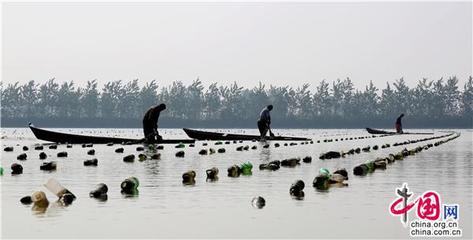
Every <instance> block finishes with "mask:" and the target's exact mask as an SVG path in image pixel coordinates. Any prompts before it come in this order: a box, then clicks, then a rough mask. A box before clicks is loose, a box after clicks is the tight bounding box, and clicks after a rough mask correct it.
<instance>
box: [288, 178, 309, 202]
mask: <svg viewBox="0 0 473 240" xmlns="http://www.w3.org/2000/svg"><path fill="white" fill-rule="evenodd" d="M304 187H305V184H304V181H302V180H297V181H295V182H294V183H293V184H292V185H291V188H290V189H289V194H291V196H293V197H295V198H296V199H299V200H302V199H303V198H304V191H303V190H304Z"/></svg>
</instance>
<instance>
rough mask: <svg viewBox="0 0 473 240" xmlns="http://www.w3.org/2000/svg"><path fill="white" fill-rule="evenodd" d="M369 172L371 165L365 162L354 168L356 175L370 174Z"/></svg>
mask: <svg viewBox="0 0 473 240" xmlns="http://www.w3.org/2000/svg"><path fill="white" fill-rule="evenodd" d="M368 172H369V167H368V166H367V165H366V164H364V163H363V164H360V165H358V166H356V167H355V168H353V175H356V176H364V175H366V174H368Z"/></svg>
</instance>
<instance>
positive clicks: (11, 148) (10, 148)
mask: <svg viewBox="0 0 473 240" xmlns="http://www.w3.org/2000/svg"><path fill="white" fill-rule="evenodd" d="M3 151H5V152H13V147H6V148H4V149H3Z"/></svg>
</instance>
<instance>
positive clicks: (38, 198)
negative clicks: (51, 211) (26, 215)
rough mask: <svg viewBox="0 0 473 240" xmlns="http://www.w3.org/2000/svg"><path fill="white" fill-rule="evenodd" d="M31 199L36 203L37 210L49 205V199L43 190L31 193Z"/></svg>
mask: <svg viewBox="0 0 473 240" xmlns="http://www.w3.org/2000/svg"><path fill="white" fill-rule="evenodd" d="M31 201H33V203H34V206H33V207H34V209H35V210H43V209H46V208H47V207H48V206H49V201H48V199H47V198H46V194H45V193H44V192H43V191H37V192H34V193H33V194H31Z"/></svg>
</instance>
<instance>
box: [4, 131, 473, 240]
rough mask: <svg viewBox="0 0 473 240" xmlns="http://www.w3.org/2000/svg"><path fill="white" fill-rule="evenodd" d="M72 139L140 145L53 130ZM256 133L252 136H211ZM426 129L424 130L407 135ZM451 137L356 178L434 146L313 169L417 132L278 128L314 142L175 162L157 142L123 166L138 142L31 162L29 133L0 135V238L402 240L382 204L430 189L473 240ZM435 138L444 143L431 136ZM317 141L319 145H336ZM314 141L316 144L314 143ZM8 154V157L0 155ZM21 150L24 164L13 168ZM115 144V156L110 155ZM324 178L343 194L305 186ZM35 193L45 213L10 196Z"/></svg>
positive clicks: (467, 145)
mask: <svg viewBox="0 0 473 240" xmlns="http://www.w3.org/2000/svg"><path fill="white" fill-rule="evenodd" d="M55 130H57V131H66V132H74V133H81V134H96V135H106V136H121V137H134V138H140V137H141V134H142V132H141V129H119V130H112V129H72V130H67V129H55ZM220 131H223V132H236V133H245V134H256V130H249V129H246V130H230V129H227V130H220ZM409 131H417V132H422V131H424V132H425V131H432V130H409ZM454 131H456V132H460V133H461V136H460V137H459V138H457V139H455V140H453V141H450V142H448V143H445V144H442V145H440V146H438V147H433V148H430V149H428V150H425V151H422V152H420V153H417V154H416V155H414V156H409V157H407V158H405V159H404V160H403V161H396V162H394V163H393V164H390V165H389V166H388V168H387V169H386V170H376V171H375V172H374V173H372V174H368V175H366V176H363V177H360V176H354V175H353V167H354V166H356V165H358V164H360V163H363V162H365V161H367V160H374V159H376V158H377V157H386V156H387V155H388V154H389V153H396V152H399V151H401V150H402V149H404V148H405V147H407V148H408V149H413V148H415V147H417V146H421V145H425V144H427V143H433V142H434V141H436V140H433V141H427V142H419V143H414V144H409V145H404V146H397V147H393V146H391V147H390V148H386V149H381V148H380V149H379V150H377V151H373V150H372V151H370V152H361V153H360V154H355V155H347V156H346V157H345V158H338V159H329V160H319V159H318V156H319V155H320V154H321V153H323V152H326V151H329V150H335V151H342V150H343V151H347V150H349V149H351V148H354V147H365V146H368V145H370V146H374V145H378V146H381V145H383V144H385V143H389V144H391V145H392V144H393V143H395V142H399V141H405V140H415V139H421V138H424V137H425V136H422V135H402V136H387V137H378V138H366V139H356V140H351V141H350V140H345V138H350V137H360V136H369V134H367V133H366V132H365V131H364V130H362V129H348V130H347V129H329V130H326V129H310V130H298V129H276V130H274V132H275V133H278V134H284V135H291V136H305V137H309V138H312V139H313V140H314V143H313V144H307V145H300V144H299V145H296V146H287V147H285V146H283V145H282V144H283V142H280V143H281V147H279V148H276V147H274V142H272V143H271V146H270V147H269V148H267V149H265V148H263V147H262V146H263V143H260V142H243V143H237V144H233V143H232V144H229V145H225V144H223V145H220V146H214V144H215V142H211V141H207V143H208V146H206V147H205V146H202V144H203V143H204V141H197V142H196V144H195V147H194V148H192V147H188V146H186V147H185V148H184V149H183V150H184V151H185V154H186V155H185V157H184V158H177V157H175V156H174V154H175V153H176V152H177V151H178V150H181V149H176V148H175V147H174V146H175V145H172V144H171V145H165V147H164V150H159V152H160V153H161V159H160V160H146V161H143V162H140V161H135V162H134V163H125V162H123V160H122V158H123V156H125V155H127V154H138V153H139V152H137V151H136V150H135V149H136V147H137V146H140V145H126V146H122V145H119V144H115V145H114V146H105V145H98V144H96V145H94V146H93V149H95V151H96V154H95V156H89V155H87V154H86V153H87V151H88V150H90V148H82V147H81V145H74V146H73V148H66V146H65V145H59V146H58V148H57V149H48V147H45V149H44V152H46V153H47V154H48V158H47V159H46V160H39V157H38V154H39V152H41V151H36V150H34V149H33V146H34V144H36V143H45V142H42V141H39V140H37V139H35V137H34V136H33V134H32V133H31V132H30V130H29V129H11V128H4V129H2V130H1V136H2V141H1V145H2V152H1V166H3V167H4V168H5V169H4V174H3V176H1V177H0V179H1V180H0V182H1V194H2V197H1V206H2V207H1V220H2V224H1V227H2V229H1V232H2V238H408V237H409V227H407V228H405V227H404V226H403V225H402V224H401V221H400V217H399V216H392V215H390V213H389V210H388V209H389V205H390V203H391V202H392V201H394V200H395V199H397V198H398V196H397V195H396V194H395V191H396V188H400V187H401V186H402V184H403V183H405V182H406V183H408V186H409V191H411V192H414V196H413V197H412V199H414V197H415V198H417V197H418V196H420V195H421V194H422V193H424V192H425V191H428V190H435V191H437V192H438V193H439V195H440V196H441V202H442V203H450V204H453V203H455V204H459V211H460V214H459V217H460V220H459V227H460V228H461V229H462V234H463V238H467V239H471V238H472V197H473V195H472V185H473V183H472V182H473V173H472V171H473V164H472V159H473V155H472V130H471V129H468V130H454ZM434 132H435V135H442V134H445V133H444V132H441V131H440V130H435V131H434ZM161 134H162V135H163V136H164V137H165V138H183V137H186V136H185V134H184V132H183V131H182V130H180V129H163V130H161ZM340 138H343V139H344V140H343V141H340V140H339V141H333V142H329V143H324V142H323V140H324V139H340ZM318 140H320V141H321V142H320V143H317V141H318ZM242 145H249V146H250V147H251V146H253V145H256V146H257V149H256V150H251V149H250V150H249V151H243V152H240V151H236V148H237V147H238V146H242ZM6 146H14V151H13V152H5V151H3V148H4V147H6ZM22 146H28V147H29V150H28V151H25V152H26V153H27V154H28V160H26V161H19V160H16V156H17V155H19V154H20V153H22V152H24V151H23V150H22ZM118 147H123V148H124V149H125V152H124V153H121V154H120V153H115V151H114V150H115V149H116V148H118ZM208 147H212V148H215V149H217V148H221V147H224V148H226V153H215V154H213V155H204V156H201V155H199V154H198V151H199V150H201V149H203V148H208ZM59 151H67V152H68V155H69V156H68V157H67V158H60V159H58V158H57V157H56V153H57V152H59ZM305 156H312V158H313V160H312V163H302V161H301V165H299V166H296V167H295V168H285V167H281V169H279V170H278V171H274V172H271V171H260V170H259V169H258V165H259V164H261V163H265V162H268V161H271V160H282V159H285V158H291V157H305ZM91 158H97V159H98V161H99V163H98V166H97V167H85V166H83V161H84V160H86V159H91ZM51 160H54V161H57V164H58V168H57V170H56V171H53V172H45V171H40V170H39V166H40V165H41V163H42V162H44V161H51ZM246 161H250V162H251V163H252V164H253V174H252V175H251V176H240V177H238V178H230V177H228V176H227V168H228V167H229V166H231V165H233V164H240V163H243V162H246ZM15 162H16V163H20V164H22V165H23V168H24V173H23V174H21V175H11V174H10V172H11V171H10V165H11V164H12V163H15ZM211 167H218V168H219V170H220V173H219V180H218V181H215V182H207V181H206V177H205V170H206V169H208V168H211ZM322 167H324V168H327V169H329V170H330V171H334V170H336V169H337V168H346V169H347V170H348V173H349V180H348V181H347V183H348V184H349V186H348V187H331V188H330V189H329V190H328V191H319V190H316V189H315V188H313V187H312V181H313V180H314V177H315V176H316V175H317V174H318V172H319V169H320V168H322ZM188 170H195V171H196V173H197V176H196V183H195V185H193V186H185V185H183V184H182V177H181V176H182V174H183V173H184V172H186V171H188ZM129 176H135V177H137V178H138V179H139V180H140V186H139V195H138V196H135V197H126V196H124V195H122V194H121V193H120V183H121V182H122V181H123V180H124V179H125V178H127V177H129ZM49 178H55V179H57V180H58V181H59V182H60V183H61V184H62V185H64V186H65V187H66V188H68V189H69V190H70V191H71V192H73V193H74V194H75V195H76V196H77V199H76V201H74V202H73V204H71V205H69V206H67V207H63V206H60V205H59V204H57V203H56V202H55V201H56V199H57V197H55V196H54V195H53V194H51V193H50V192H49V191H47V190H46V189H45V188H44V187H43V186H42V185H43V183H45V182H46V181H47V180H48V179H49ZM297 179H301V180H303V181H304V182H305V189H304V192H305V197H304V199H303V200H296V199H293V198H291V196H290V195H289V188H290V186H291V184H292V183H293V182H294V181H295V180H297ZM101 182H103V183H105V184H107V185H108V188H109V193H108V200H107V201H105V202H103V201H98V200H96V199H94V198H89V192H90V191H91V190H93V189H94V188H95V186H96V184H98V183H101ZM36 190H42V191H45V192H46V194H47V197H48V199H49V200H50V202H51V204H50V205H49V208H48V209H47V210H46V212H44V213H37V212H35V211H32V207H31V205H22V204H21V203H20V201H19V199H20V198H21V197H23V196H26V195H29V194H31V193H32V192H34V191H36ZM255 196H262V197H264V198H265V200H266V206H265V207H264V208H262V209H257V208H254V207H253V206H252V204H251V200H252V198H253V197H255ZM415 218H417V216H416V215H415V210H413V211H411V212H409V220H412V219H415Z"/></svg>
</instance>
